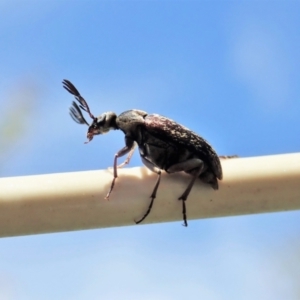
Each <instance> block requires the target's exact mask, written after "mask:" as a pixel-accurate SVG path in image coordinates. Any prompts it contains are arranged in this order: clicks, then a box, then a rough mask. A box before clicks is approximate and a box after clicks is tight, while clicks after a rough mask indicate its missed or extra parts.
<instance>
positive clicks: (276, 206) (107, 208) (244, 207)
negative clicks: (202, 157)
mask: <svg viewBox="0 0 300 300" xmlns="http://www.w3.org/2000/svg"><path fill="white" fill-rule="evenodd" d="M222 166H223V175H224V179H223V180H222V181H220V182H219V190H217V191H215V190H213V189H212V188H211V187H210V186H209V185H207V184H203V183H201V182H200V180H197V181H196V183H195V185H194V187H193V189H192V191H191V193H190V195H189V198H188V200H187V201H186V206H187V217H188V220H192V219H201V218H211V217H220V216H234V215H242V214H254V213H265V212H277V211H288V210H296V209H300V153H295V154H284V155H273V156H262V157H252V158H234V159H222ZM118 171H119V177H118V179H117V180H116V184H115V188H114V190H113V192H112V194H111V196H110V200H109V201H108V200H105V199H104V197H105V195H106V193H107V191H108V190H109V187H110V184H111V181H112V178H113V175H112V171H111V170H101V171H88V172H76V173H60V174H49V175H37V176H24V177H10V178H2V179H0V237H7V236H18V235H28V234H38V233H47V232H49V233H50V232H61V231H70V230H82V229H91V228H105V227H113V226H124V225H134V226H140V225H135V222H134V220H138V219H140V218H141V217H142V216H143V215H144V213H145V212H146V210H147V208H148V205H149V203H150V198H149V196H150V194H151V192H152V190H153V187H154V185H155V182H156V176H157V175H156V174H154V173H151V172H150V171H148V170H147V169H146V168H145V167H142V168H131V169H129V168H125V169H119V170H118ZM190 179H191V177H190V176H189V175H187V174H184V173H177V174H172V175H169V174H165V173H164V174H163V176H162V178H161V184H160V187H159V189H158V193H157V198H156V199H155V200H154V205H153V209H152V211H151V213H150V214H149V216H148V217H147V218H146V219H145V220H144V221H143V223H142V224H146V223H158V222H170V221H178V222H179V224H177V225H174V226H179V225H180V223H182V212H181V211H182V204H181V201H178V200H177V199H178V197H179V196H180V195H181V193H182V192H183V191H184V189H185V188H186V187H187V185H188V182H189V180H190Z"/></svg>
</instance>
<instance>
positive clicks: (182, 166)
mask: <svg viewBox="0 0 300 300" xmlns="http://www.w3.org/2000/svg"><path fill="white" fill-rule="evenodd" d="M192 169H195V171H193V173H192V174H191V175H192V176H193V178H192V180H191V181H190V183H189V185H188V186H187V188H186V189H185V191H184V192H183V194H182V195H181V196H180V197H179V198H178V200H182V215H183V226H185V227H187V226H188V224H187V217H186V206H185V201H186V199H187V197H188V196H189V193H190V191H191V190H192V187H193V185H194V183H195V181H196V179H197V178H198V177H199V175H200V174H201V173H202V172H203V171H204V170H205V164H204V163H203V161H202V160H201V159H199V158H191V159H189V160H187V161H184V162H181V163H177V164H174V165H172V166H171V167H170V168H168V170H167V172H169V173H174V172H181V171H189V170H192Z"/></svg>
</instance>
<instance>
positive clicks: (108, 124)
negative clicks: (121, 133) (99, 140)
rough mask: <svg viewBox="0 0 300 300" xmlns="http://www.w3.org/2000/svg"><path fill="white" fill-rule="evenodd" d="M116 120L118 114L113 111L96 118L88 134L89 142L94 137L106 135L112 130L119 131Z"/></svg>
mask: <svg viewBox="0 0 300 300" xmlns="http://www.w3.org/2000/svg"><path fill="white" fill-rule="evenodd" d="M116 119H117V116H116V114H115V113H114V112H111V111H109V112H105V113H103V114H101V115H100V116H99V117H98V118H94V120H93V122H92V124H91V125H90V126H89V129H88V132H87V138H88V142H90V141H91V140H92V139H93V137H94V135H98V134H104V133H107V132H108V131H110V130H115V129H117V124H116ZM88 142H87V143H88Z"/></svg>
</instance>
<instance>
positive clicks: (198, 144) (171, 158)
mask: <svg viewBox="0 0 300 300" xmlns="http://www.w3.org/2000/svg"><path fill="white" fill-rule="evenodd" d="M132 115H135V118H132ZM116 123H117V126H118V128H119V129H121V130H122V131H123V132H124V134H125V138H129V139H132V140H133V141H135V142H136V143H137V144H138V147H139V151H140V155H141V157H142V159H143V162H144V164H145V165H146V166H147V167H149V168H150V169H152V170H153V168H152V167H151V165H152V166H153V167H157V168H159V169H160V170H164V171H166V172H168V173H172V172H171V171H170V168H171V167H172V166H173V165H176V164H178V163H183V162H186V161H188V160H190V159H193V158H198V159H200V160H202V161H203V163H204V165H205V166H204V167H203V172H202V173H201V174H200V175H199V178H200V179H201V180H202V181H203V182H205V183H209V184H211V186H212V187H213V188H214V189H218V180H217V179H219V180H221V179H222V168H221V163H220V160H219V157H218V155H217V154H216V152H215V151H214V150H213V148H212V147H211V146H210V145H209V144H208V143H207V142H206V141H205V140H204V139H203V138H201V137H200V136H199V135H197V134H196V133H194V132H192V131H191V130H189V129H188V128H186V127H184V126H182V125H180V124H178V123H176V122H174V121H173V120H171V119H168V118H165V117H163V116H160V115H157V114H151V115H148V114H147V113H146V112H144V111H141V110H128V111H125V112H123V113H121V114H120V115H119V116H118V118H117V121H116ZM183 171H185V172H186V173H189V174H191V175H193V171H194V169H191V170H183Z"/></svg>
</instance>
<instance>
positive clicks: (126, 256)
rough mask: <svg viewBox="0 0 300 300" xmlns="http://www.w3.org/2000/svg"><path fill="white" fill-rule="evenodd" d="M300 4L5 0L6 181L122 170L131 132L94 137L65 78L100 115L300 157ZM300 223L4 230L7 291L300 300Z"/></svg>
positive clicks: (136, 162)
mask: <svg viewBox="0 0 300 300" xmlns="http://www.w3.org/2000/svg"><path fill="white" fill-rule="evenodd" d="M299 15H300V2H299V1H281V2H275V1H238V2H235V1H200V0H199V1H92V0H90V1H71V0H69V1H64V0H63V1H55V0H52V1H50V0H48V1H47V0H44V1H42V0H40V1H13V0H9V1H5V0H2V1H1V2H0V45H1V56H0V66H1V72H0V104H1V108H2V109H1V111H0V114H1V118H0V135H1V144H0V145H1V156H0V163H1V164H0V172H1V175H2V177H6V176H20V175H31V174H44V173H57V172H71V171H83V170H92V169H103V168H107V167H109V166H111V165H112V162H113V155H114V153H115V152H116V151H117V150H119V149H120V148H121V147H122V146H123V144H124V140H123V134H122V133H121V132H113V133H110V134H109V135H105V136H103V137H98V138H95V139H94V141H93V142H92V143H90V144H88V145H84V144H83V142H84V141H85V140H86V139H85V134H86V128H85V127H84V126H79V125H77V124H76V123H74V122H73V121H72V120H71V118H70V117H69V115H68V108H69V105H70V103H71V101H72V100H73V99H72V97H71V96H70V95H69V94H68V93H67V92H66V91H65V90H63V88H62V85H61V81H62V79H64V78H67V79H69V80H71V81H72V82H73V83H74V84H75V85H76V86H77V87H78V89H79V90H80V92H81V93H82V94H83V95H84V97H85V98H86V99H87V100H88V102H89V104H90V107H91V109H92V111H93V113H94V114H100V113H102V112H104V111H108V110H112V111H115V112H116V113H121V112H122V111H124V110H128V109H131V108H138V109H142V110H145V111H147V112H149V113H159V114H162V115H165V116H168V117H170V118H172V119H175V120H177V121H178V122H180V123H182V124H184V125H185V126H187V127H189V128H191V129H192V130H194V131H196V132H198V133H199V134H200V135H202V136H203V137H204V138H206V139H207V140H209V142H210V143H211V144H212V145H213V146H214V148H215V149H216V151H217V152H218V153H220V154H239V155H240V156H242V157H246V156H259V155H271V154H280V153H289V152H299V149H300V139H299V135H300V118H299V112H300V99H299V96H300V85H299V82H300V75H299V74H300V73H299V69H300V38H299V37H300V19H299ZM140 165H141V161H140V158H139V156H138V155H137V153H136V154H135V156H134V158H133V160H132V163H131V166H140ZM225 176H226V174H225ZM282 201H284V199H282ZM156 205H159V199H157V201H156ZM187 205H188V203H187ZM299 220H300V213H299V212H287V213H273V214H262V215H253V216H241V217H228V218H218V219H208V220H198V221H190V222H189V227H188V228H184V227H182V226H181V223H180V222H175V223H166V224H156V225H145V226H130V227H126V228H112V229H105V230H89V231H82V232H72V233H69V232H68V233H59V234H46V235H37V236H26V237H15V238H3V239H0V299H120V298H122V299H146V300H147V299H163V300H168V299H208V300H215V299H263V300H267V299H272V300H274V299H275V300H276V299H299V297H300V288H299V280H300V263H299V261H300V260H299V258H300V257H299V255H300V242H299V235H300V221H299Z"/></svg>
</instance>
